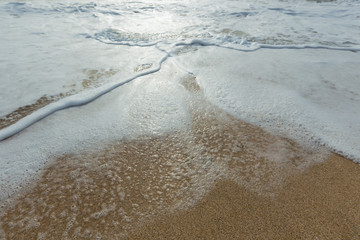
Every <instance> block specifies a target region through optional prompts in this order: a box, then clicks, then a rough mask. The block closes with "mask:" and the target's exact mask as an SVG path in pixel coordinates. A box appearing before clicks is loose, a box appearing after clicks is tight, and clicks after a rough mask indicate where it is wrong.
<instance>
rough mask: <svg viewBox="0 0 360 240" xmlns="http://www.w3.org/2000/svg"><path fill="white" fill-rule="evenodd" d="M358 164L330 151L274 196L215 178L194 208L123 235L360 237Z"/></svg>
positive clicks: (205, 237)
mask: <svg viewBox="0 0 360 240" xmlns="http://www.w3.org/2000/svg"><path fill="white" fill-rule="evenodd" d="M359 173H360V169H359V166H358V165H356V164H354V163H352V162H350V161H348V160H346V159H344V158H342V157H340V156H337V155H333V156H332V157H331V158H330V159H329V160H327V161H326V162H325V163H322V164H319V165H316V166H313V167H311V168H310V169H308V170H307V171H306V172H305V173H303V174H300V175H298V176H295V177H291V178H289V179H288V181H287V182H286V186H285V187H284V189H282V190H281V191H279V193H278V195H277V196H276V197H275V198H268V197H264V196H259V195H257V194H255V193H253V192H251V191H249V190H247V189H246V188H244V187H242V186H240V185H238V184H236V183H234V182H232V181H221V182H218V183H217V184H216V185H215V187H214V188H213V189H212V190H211V191H210V192H209V193H208V194H207V195H206V196H205V197H204V199H202V200H201V201H200V202H199V203H198V204H197V205H196V206H195V207H193V208H191V209H189V210H186V211H180V212H177V213H176V214H172V215H166V216H162V217H159V218H157V219H156V220H154V221H152V222H150V223H148V224H146V225H145V226H143V227H141V228H140V229H138V230H137V231H136V232H135V233H133V234H132V235H130V236H129V239H360V205H359V199H360V187H359V186H358V184H359V181H360V174H359Z"/></svg>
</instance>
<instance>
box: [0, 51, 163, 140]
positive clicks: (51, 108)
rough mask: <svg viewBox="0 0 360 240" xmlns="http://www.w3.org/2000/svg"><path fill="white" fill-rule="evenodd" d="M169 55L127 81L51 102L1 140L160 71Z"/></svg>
mask: <svg viewBox="0 0 360 240" xmlns="http://www.w3.org/2000/svg"><path fill="white" fill-rule="evenodd" d="M157 48H158V47H157ZM158 49H159V50H160V51H162V52H165V53H166V51H164V50H162V49H160V48H158ZM168 57H169V54H168V53H166V54H165V56H164V57H163V58H162V59H161V60H160V61H159V63H158V66H157V67H156V68H153V69H151V70H149V71H146V72H143V73H140V74H137V75H135V76H133V77H131V78H129V79H127V80H125V81H122V82H118V83H115V84H108V85H105V86H102V87H100V88H97V91H96V92H91V93H90V94H89V93H88V92H82V93H79V94H76V95H72V96H69V97H66V98H63V99H61V100H59V101H57V102H54V103H51V104H49V105H47V106H45V107H43V108H41V109H39V110H37V111H35V112H33V113H32V114H30V115H28V116H26V117H24V118H22V119H20V120H19V121H17V122H16V123H14V124H12V125H10V126H8V127H6V128H4V129H2V130H0V141H3V140H5V139H7V138H9V137H11V136H13V135H15V134H17V133H19V132H21V131H22V130H24V129H25V128H27V127H29V126H31V125H33V124H34V123H36V122H37V121H40V120H41V119H43V118H45V117H47V116H49V115H51V114H53V113H55V112H57V111H60V110H63V109H66V108H70V107H76V106H81V105H85V104H87V103H90V102H92V101H94V100H95V99H97V98H99V97H101V96H102V95H104V94H106V93H108V92H110V91H112V90H114V89H115V88H117V87H119V86H121V85H124V84H126V83H128V82H131V81H133V80H135V79H137V78H139V77H142V76H145V75H149V74H152V73H155V72H158V71H159V70H160V69H161V65H162V64H163V63H164V62H165V61H166V60H167V59H168Z"/></svg>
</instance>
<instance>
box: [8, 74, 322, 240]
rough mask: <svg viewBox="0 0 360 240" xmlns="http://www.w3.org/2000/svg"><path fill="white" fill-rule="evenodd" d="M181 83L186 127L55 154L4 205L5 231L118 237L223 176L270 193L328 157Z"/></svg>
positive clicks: (189, 202) (190, 201) (190, 79)
mask: <svg viewBox="0 0 360 240" xmlns="http://www.w3.org/2000/svg"><path fill="white" fill-rule="evenodd" d="M181 83H182V85H183V86H184V88H185V89H186V90H187V91H188V93H189V95H188V99H187V107H188V110H189V112H190V114H191V124H190V126H189V128H188V129H187V130H186V131H184V132H175V133H169V134H167V135H165V136H157V137H147V136H142V137H139V138H138V139H136V140H131V141H124V140H122V141H119V142H114V143H110V144H108V145H106V147H104V149H103V150H102V151H100V152H97V153H91V154H88V153H86V152H83V153H79V154H73V155H65V156H63V157H61V158H59V159H57V160H56V161H55V162H54V163H53V164H52V165H51V166H50V167H48V168H47V169H45V170H44V172H43V174H42V176H41V178H40V179H39V180H38V182H36V183H35V184H34V186H33V187H32V188H31V189H30V190H28V191H27V192H24V193H23V195H21V196H20V197H19V198H18V199H17V200H16V201H15V202H14V203H13V204H12V205H11V206H10V207H9V208H7V209H6V211H5V212H4V214H3V216H2V218H1V222H2V225H1V227H2V230H3V234H4V236H5V238H6V239H24V238H31V239H74V238H79V239H89V238H96V239H114V238H123V237H126V236H127V235H128V234H129V233H131V232H132V231H133V230H136V229H137V227H140V226H141V225H142V224H144V223H146V222H148V221H149V220H151V219H153V218H154V217H155V216H160V215H163V214H165V215H166V214H169V213H173V212H176V211H177V210H184V209H188V208H189V207H192V206H194V205H195V204H196V203H197V202H198V201H200V200H201V199H202V198H203V196H204V195H205V194H206V193H207V192H208V191H210V190H211V189H212V188H213V186H214V185H215V184H216V183H217V182H219V181H222V180H230V181H234V182H235V183H236V184H239V185H240V186H243V187H245V188H246V189H248V190H249V191H251V192H253V193H255V194H257V195H259V196H263V197H268V198H273V197H275V196H276V194H277V192H278V190H279V189H281V188H282V187H283V185H282V184H283V183H284V180H285V179H286V178H287V177H288V176H289V175H293V174H296V173H299V172H301V171H303V170H304V169H305V168H306V167H308V165H310V164H312V163H314V162H319V161H322V159H323V158H324V157H325V156H326V153H325V152H326V151H325V150H324V152H323V150H319V149H317V151H316V152H314V151H312V150H309V149H306V148H304V147H301V146H300V145H299V144H297V143H295V142H293V141H291V140H288V139H285V138H282V137H278V136H275V135H272V134H269V133H267V132H265V131H264V130H262V129H260V128H258V127H255V126H253V125H250V124H248V123H245V122H243V121H241V120H238V119H236V118H234V117H232V116H230V115H229V114H227V113H226V112H224V111H222V110H221V109H219V108H217V107H215V106H213V105H211V104H210V103H208V102H207V101H206V99H205V98H204V96H203V93H202V90H201V88H200V86H199V85H198V84H197V82H196V78H195V77H194V76H193V75H188V76H186V77H184V78H183V79H182V82H181Z"/></svg>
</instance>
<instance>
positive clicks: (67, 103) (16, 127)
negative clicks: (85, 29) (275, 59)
mask: <svg viewBox="0 0 360 240" xmlns="http://www.w3.org/2000/svg"><path fill="white" fill-rule="evenodd" d="M97 40H98V41H100V42H102V43H105V44H113V45H126V46H138V47H149V46H155V47H156V48H157V49H158V50H159V51H161V52H164V53H165V56H164V57H163V58H162V59H161V60H160V61H159V63H158V66H157V68H155V69H152V70H149V71H146V72H144V73H140V74H137V75H135V76H133V77H131V78H129V79H127V80H125V81H122V82H118V83H115V84H112V85H110V86H108V85H105V86H102V87H100V88H98V89H97V90H99V91H97V92H95V93H94V94H92V95H90V96H85V97H84V96H83V95H85V94H88V93H79V94H76V95H72V96H70V97H67V98H64V99H62V100H59V101H57V102H55V103H51V104H49V105H47V106H45V107H44V108H41V109H39V110H37V111H36V112H34V113H32V114H30V115H28V116H26V117H24V118H22V119H20V120H19V121H18V122H16V123H14V124H12V125H10V126H9V127H6V128H4V129H2V130H0V141H2V140H4V139H6V138H9V137H11V136H13V135H15V134H17V133H19V132H21V131H22V130H24V129H25V128H27V127H29V126H31V125H32V124H34V123H35V122H37V121H39V120H41V119H43V118H45V117H47V116H49V115H51V114H52V113H54V112H57V111H59V110H63V109H66V108H70V107H76V106H81V105H84V104H87V103H90V102H92V101H94V100H95V99H97V98H99V97H100V96H102V95H104V94H106V93H108V92H110V91H112V90H114V89H115V88H117V87H119V86H121V85H123V84H126V83H128V82H131V81H132V80H135V79H136V78H139V77H142V76H145V75H149V74H152V73H155V72H158V71H159V70H160V69H161V65H162V63H163V62H164V61H166V60H167V59H168V57H170V56H171V53H172V51H170V52H167V51H166V50H164V49H161V48H160V47H159V46H158V43H159V42H156V43H151V44H150V43H149V44H130V43H127V42H108V41H102V40H100V39H97ZM191 45H200V46H204V47H206V46H214V47H220V48H227V49H231V50H236V51H243V52H253V51H257V50H259V49H261V48H264V49H299V50H301V49H326V50H337V51H352V52H360V49H358V48H345V47H330V46H316V45H302V46H296V45H267V44H249V43H248V45H241V46H244V47H246V48H235V47H231V46H224V45H220V44H217V43H210V42H206V41H204V40H200V39H193V40H191V41H189V42H177V43H174V44H172V45H171V48H174V47H176V46H191ZM252 47H253V48H252Z"/></svg>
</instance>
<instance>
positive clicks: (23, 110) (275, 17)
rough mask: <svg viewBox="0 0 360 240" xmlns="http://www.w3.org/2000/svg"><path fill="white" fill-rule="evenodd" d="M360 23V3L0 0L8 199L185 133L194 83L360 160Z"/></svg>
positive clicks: (1, 178) (260, 121)
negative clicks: (114, 151) (64, 162)
mask: <svg viewBox="0 0 360 240" xmlns="http://www.w3.org/2000/svg"><path fill="white" fill-rule="evenodd" d="M359 19H360V5H359V2H358V1H351V0H346V1H345V0H344V1H332V2H314V1H290V0H289V1H245V0H244V1H225V2H224V1H217V0H213V1H210V0H209V1H201V2H198V1H190V0H189V1H146V2H139V1H137V2H131V1H107V2H106V3H105V2H100V1H92V2H89V1H77V2H74V1H61V2H55V1H51V2H49V1H26V2H14V1H1V2H0V20H1V21H0V29H1V34H2V38H1V39H0V63H1V64H0V73H1V95H0V116H1V127H2V128H3V129H2V130H0V139H1V140H2V141H1V142H0V163H1V165H2V168H1V170H0V187H1V196H0V197H1V199H6V198H7V196H8V194H10V193H12V192H13V191H15V189H16V188H17V186H18V185H19V184H22V183H23V182H24V181H25V180H26V179H27V178H29V177H32V176H34V174H36V172H37V171H38V170H39V169H40V168H41V167H42V166H43V164H50V163H51V161H50V160H51V159H56V158H57V157H59V156H61V155H63V154H70V153H78V152H81V151H85V150H86V151H90V152H91V151H94V152H95V151H96V150H97V149H99V148H100V149H101V147H102V146H103V145H104V144H107V143H109V142H112V141H120V140H121V141H123V140H133V139H136V138H137V137H138V136H163V135H166V134H169V133H173V132H177V131H184V130H185V129H188V127H189V125H190V124H191V121H190V119H191V117H190V115H191V114H190V113H189V110H188V108H187V105H186V104H187V99H188V97H189V93H188V92H187V91H186V89H184V86H183V85H182V84H180V82H181V79H183V77H184V75H189V74H190V75H192V76H195V77H196V78H197V81H198V84H199V86H200V88H201V89H202V90H203V91H204V96H205V97H204V102H205V101H210V102H211V103H212V104H214V105H216V106H217V107H220V108H221V109H223V110H225V111H226V112H228V113H230V114H232V115H234V116H236V117H238V118H240V119H243V120H245V121H247V122H251V123H254V124H257V125H259V126H261V127H263V128H265V129H266V130H268V131H271V132H273V133H275V134H279V135H282V136H285V137H288V138H292V139H295V140H297V141H300V142H301V143H302V144H304V145H306V144H308V145H313V144H315V145H316V146H317V145H321V144H322V145H325V147H327V148H329V149H331V150H333V151H336V152H338V153H341V154H343V155H345V156H347V157H349V158H351V159H352V160H354V161H356V162H358V161H359V159H360V152H359V148H358V143H359V142H360V138H359V136H360V125H359V124H358V123H359V122H360V96H359V93H360V85H359V81H358V80H359V78H360V69H359V68H358V66H359V64H360V55H359V54H360V52H359V51H360V40H359V39H360V38H359V35H360V21H359ZM41 99H44V101H42V100H41ZM39 101H40V103H39ZM60 110H62V111H60ZM10 124H11V125H10ZM9 125H10V126H9ZM7 126H9V127H7ZM6 138H8V139H6ZM3 139H6V140H3ZM49 159H50V160H49ZM48 161H50V163H49V162H48Z"/></svg>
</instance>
